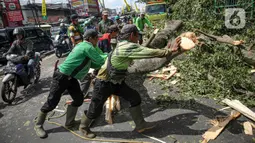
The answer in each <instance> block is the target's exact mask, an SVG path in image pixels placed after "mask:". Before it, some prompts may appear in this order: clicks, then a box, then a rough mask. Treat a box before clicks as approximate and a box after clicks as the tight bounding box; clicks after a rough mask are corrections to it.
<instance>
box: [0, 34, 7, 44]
mask: <svg viewBox="0 0 255 143" xmlns="http://www.w3.org/2000/svg"><path fill="white" fill-rule="evenodd" d="M6 41H7V37H6V34H5V32H4V31H0V43H2V42H6Z"/></svg>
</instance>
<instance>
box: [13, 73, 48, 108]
mask: <svg viewBox="0 0 255 143" xmlns="http://www.w3.org/2000/svg"><path fill="white" fill-rule="evenodd" d="M51 81H52V77H47V78H42V79H40V80H39V82H38V83H37V84H35V85H32V86H29V87H28V88H26V89H24V90H23V91H21V92H20V93H21V95H20V96H18V97H16V99H15V100H14V101H13V104H12V105H13V106H15V105H18V104H21V103H24V102H26V101H28V100H30V99H31V98H33V97H35V96H38V95H41V94H43V93H46V92H48V91H49V90H50V86H51ZM20 88H22V87H20Z"/></svg>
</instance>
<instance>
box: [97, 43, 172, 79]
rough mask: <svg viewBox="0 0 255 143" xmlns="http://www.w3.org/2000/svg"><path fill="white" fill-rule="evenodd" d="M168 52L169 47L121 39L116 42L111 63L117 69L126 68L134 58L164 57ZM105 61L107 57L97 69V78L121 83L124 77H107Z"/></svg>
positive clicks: (169, 52)
mask: <svg viewBox="0 0 255 143" xmlns="http://www.w3.org/2000/svg"><path fill="white" fill-rule="evenodd" d="M170 54H171V51H170V49H151V48H147V47H143V46H141V45H138V44H136V43H131V42H128V41H122V42H119V43H118V45H117V48H116V49H115V50H114V51H113V53H112V58H111V63H112V66H113V67H114V68H116V69H118V70H126V69H128V67H129V66H130V65H131V64H132V63H133V60H134V59H146V58H155V57H166V56H168V55H170ZM107 61H108V59H106V61H105V63H104V65H103V66H102V68H101V69H100V70H99V72H98V76H97V78H99V79H102V80H106V81H108V80H110V81H111V82H113V83H116V82H117V83H121V82H122V81H123V80H124V78H125V77H123V78H122V79H119V80H118V81H112V80H111V79H109V76H108V72H107V69H106V68H107V63H108V62H107Z"/></svg>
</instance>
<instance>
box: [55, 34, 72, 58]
mask: <svg viewBox="0 0 255 143" xmlns="http://www.w3.org/2000/svg"><path fill="white" fill-rule="evenodd" d="M55 42H57V43H56V45H55V55H56V56H57V57H58V58H61V57H62V54H63V53H67V52H70V51H71V50H72V49H71V43H70V39H69V37H68V36H66V35H57V36H56V37H55Z"/></svg>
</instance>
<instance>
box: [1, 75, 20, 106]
mask: <svg viewBox="0 0 255 143" xmlns="http://www.w3.org/2000/svg"><path fill="white" fill-rule="evenodd" d="M15 80H16V78H14V79H13V80H9V81H7V82H5V83H3V85H2V88H1V96H2V99H3V101H4V102H6V103H8V104H12V102H13V101H14V99H15V97H16V95H17V84H16V81H15Z"/></svg>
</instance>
